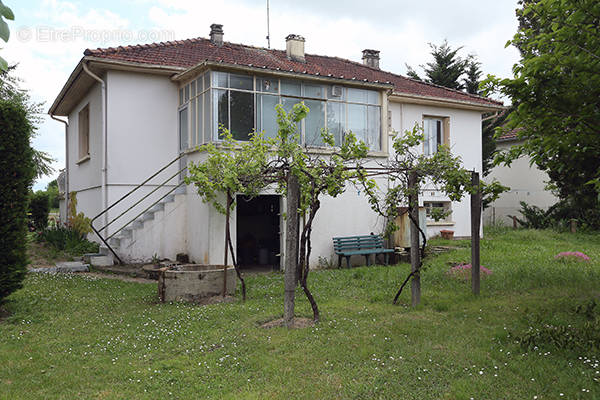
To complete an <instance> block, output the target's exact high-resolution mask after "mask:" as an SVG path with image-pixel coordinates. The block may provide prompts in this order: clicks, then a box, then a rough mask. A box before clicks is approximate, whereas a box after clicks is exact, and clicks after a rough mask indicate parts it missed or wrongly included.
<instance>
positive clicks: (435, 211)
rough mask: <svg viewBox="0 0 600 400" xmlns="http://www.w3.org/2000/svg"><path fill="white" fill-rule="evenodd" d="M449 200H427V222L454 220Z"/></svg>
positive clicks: (424, 204) (425, 204)
mask: <svg viewBox="0 0 600 400" xmlns="http://www.w3.org/2000/svg"><path fill="white" fill-rule="evenodd" d="M451 204H452V203H450V202H449V201H425V202H423V206H424V207H425V212H426V214H427V223H433V224H434V223H444V222H446V223H449V222H451V221H452V218H451V217H452V208H451Z"/></svg>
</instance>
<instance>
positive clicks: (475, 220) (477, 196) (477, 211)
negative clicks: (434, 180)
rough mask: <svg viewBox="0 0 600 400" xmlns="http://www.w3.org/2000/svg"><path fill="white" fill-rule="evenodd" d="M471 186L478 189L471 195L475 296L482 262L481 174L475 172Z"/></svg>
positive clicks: (472, 275)
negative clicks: (480, 240)
mask: <svg viewBox="0 0 600 400" xmlns="http://www.w3.org/2000/svg"><path fill="white" fill-rule="evenodd" d="M471 184H472V185H473V187H474V188H477V191H476V192H475V193H472V194H471V287H472V289H473V294H474V295H478V294H479V287H480V271H479V269H480V268H479V267H480V260H479V230H480V227H481V189H480V187H479V172H475V171H473V173H472V175H471Z"/></svg>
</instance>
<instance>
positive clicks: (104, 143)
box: [82, 62, 109, 234]
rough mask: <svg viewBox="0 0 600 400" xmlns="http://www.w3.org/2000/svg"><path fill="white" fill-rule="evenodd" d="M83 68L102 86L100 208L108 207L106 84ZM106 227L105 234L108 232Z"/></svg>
mask: <svg viewBox="0 0 600 400" xmlns="http://www.w3.org/2000/svg"><path fill="white" fill-rule="evenodd" d="M82 67H83V70H84V71H85V73H86V74H88V75H89V76H91V77H92V78H93V79H95V80H96V81H98V82H99V83H100V85H101V87H102V210H106V209H107V208H108V188H107V181H108V179H107V164H108V162H107V159H108V152H107V148H106V146H107V142H108V129H107V126H106V120H107V118H106V116H107V96H106V84H105V83H104V81H103V80H102V79H100V77H99V76H98V75H96V74H94V73H93V72H92V71H90V70H89V68H88V66H87V63H85V62H84V63H82ZM107 223H108V213H106V214H104V225H105V226H106V224H107ZM108 233H109V232H108V229H107V230H106V231H105V234H108Z"/></svg>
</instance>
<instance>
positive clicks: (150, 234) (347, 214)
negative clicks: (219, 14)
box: [68, 70, 482, 266]
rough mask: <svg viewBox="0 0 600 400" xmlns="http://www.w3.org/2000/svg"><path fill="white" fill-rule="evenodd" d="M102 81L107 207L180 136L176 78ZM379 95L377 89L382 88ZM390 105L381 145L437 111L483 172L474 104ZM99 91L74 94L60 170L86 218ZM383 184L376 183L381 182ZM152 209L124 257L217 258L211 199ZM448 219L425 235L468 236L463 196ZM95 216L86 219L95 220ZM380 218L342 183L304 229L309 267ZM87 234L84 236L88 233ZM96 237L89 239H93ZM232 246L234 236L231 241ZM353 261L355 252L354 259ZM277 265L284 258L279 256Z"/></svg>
mask: <svg viewBox="0 0 600 400" xmlns="http://www.w3.org/2000/svg"><path fill="white" fill-rule="evenodd" d="M102 79H103V80H104V81H105V84H106V92H107V93H106V112H107V115H106V117H107V140H106V143H107V171H106V172H107V186H106V193H107V203H108V205H109V206H110V205H112V204H114V203H115V202H116V201H117V200H119V199H120V198H121V197H122V196H123V195H125V194H126V193H127V192H128V191H130V190H131V189H133V188H134V187H135V186H136V185H138V184H140V183H141V182H143V181H144V180H145V179H146V178H148V177H149V176H150V175H152V174H153V173H154V172H156V171H157V170H158V169H159V168H161V167H163V166H164V165H165V164H167V163H168V162H169V161H171V160H173V159H174V158H175V157H177V155H178V154H179V147H178V146H179V139H178V104H179V102H178V89H179V87H178V84H177V83H175V82H174V81H173V80H171V79H170V78H169V77H168V76H165V75H159V74H149V73H147V74H145V73H139V72H125V71H116V70H108V71H107V72H106V73H105V74H104V75H103V76H102ZM381 93H384V92H383V91H382V92H381ZM88 103H89V104H90V158H89V160H87V161H83V162H81V163H77V158H78V157H77V149H78V142H77V140H78V134H77V133H78V125H77V123H78V121H77V118H78V112H79V110H81V109H82V108H83V107H85V105H86V104H88ZM387 109H389V110H390V112H391V126H390V128H391V129H389V131H388V124H387V118H383V117H382V121H381V127H382V129H381V130H382V136H383V137H382V143H385V144H383V145H382V148H383V152H382V153H380V154H378V156H379V157H385V156H386V151H387V149H390V148H391V142H392V140H393V136H394V135H395V134H397V133H398V132H403V131H405V130H408V129H412V127H413V126H414V125H415V123H416V124H419V125H422V123H423V118H424V117H427V116H429V117H431V116H435V117H443V118H445V119H447V121H448V126H449V140H450V146H451V149H452V152H453V153H454V154H456V155H459V156H460V157H461V158H462V160H463V163H464V166H465V167H466V168H468V169H474V170H476V171H481V113H482V111H478V110H476V109H471V110H469V109H464V107H463V108H460V107H456V108H455V107H453V106H452V105H447V106H433V105H423V104H415V103H411V102H410V101H408V100H399V99H394V98H392V99H390V101H389V102H388V101H387V98H384V102H383V104H382V113H381V114H382V116H387ZM102 112H103V107H102V93H101V87H100V85H99V84H98V83H96V84H94V85H93V86H92V87H91V89H90V90H89V91H88V93H87V94H86V95H85V96H84V97H83V98H82V100H81V101H80V102H79V103H78V104H77V106H76V107H74V109H73V111H72V112H71V113H70V114H69V127H68V148H69V160H70V161H69V165H68V174H69V182H70V188H69V190H70V191H75V192H77V198H78V211H82V212H84V214H85V215H86V216H88V217H93V216H95V215H96V214H98V213H99V212H100V211H101V210H102V209H103V207H104V205H103V201H102V195H101V184H102V171H101V169H102V168H101V166H102V164H101V157H102V151H103V149H102V129H101V121H102V118H101V117H102ZM204 156H205V155H204V154H202V153H200V152H197V151H195V152H194V151H192V152H190V153H189V154H188V155H187V161H188V162H198V161H200V160H202V158H203V157H204ZM177 168H178V163H175V164H173V165H172V166H171V167H169V168H168V169H167V170H166V171H164V172H163V173H162V174H161V175H160V176H159V177H157V178H155V179H153V180H151V181H150V182H148V184H146V185H145V186H144V187H143V188H142V189H141V190H139V191H137V192H135V194H134V195H132V196H130V198H128V199H127V200H126V201H123V202H122V204H119V205H118V206H116V207H114V208H113V209H111V210H110V212H109V213H108V220H111V219H112V218H114V217H116V216H117V215H119V214H120V213H121V212H123V211H124V210H126V209H127V207H129V205H131V204H132V202H133V201H135V200H137V199H140V198H141V197H142V196H144V195H146V194H148V193H149V192H150V191H152V190H153V189H154V188H155V187H156V185H158V184H160V183H161V182H162V180H164V179H165V178H166V177H168V176H170V175H172V174H174V173H176V171H177ZM177 182H178V180H177V178H173V179H172V180H171V181H170V182H169V185H167V186H166V187H163V188H160V190H158V191H157V192H156V193H154V194H153V195H151V196H150V197H149V198H148V199H147V200H146V201H145V202H144V203H142V204H141V205H139V206H136V207H135V209H134V210H132V211H130V212H129V213H127V214H126V215H125V216H124V217H123V218H122V219H120V220H119V222H116V223H115V224H114V225H113V226H111V227H109V229H108V234H111V233H113V232H114V231H115V229H118V228H119V227H121V226H124V225H125V223H126V222H127V221H128V220H129V219H131V218H132V217H134V216H136V213H137V212H141V211H143V210H144V209H145V208H146V207H145V206H150V205H152V204H153V203H154V202H155V201H156V200H157V199H158V198H160V196H162V195H163V194H165V193H166V192H167V191H168V190H170V189H171V188H173V187H174V185H175V184H176V183H177ZM386 184H387V183H386V182H385V181H382V186H385V185H386ZM432 200H436V201H448V199H447V198H445V197H444V196H440V193H439V192H437V191H436V190H435V188H428V190H425V191H424V193H423V195H422V196H421V203H422V202H423V201H432ZM163 206H164V208H163V209H161V210H157V211H156V212H154V213H153V215H152V219H150V220H146V221H143V222H142V223H141V224H138V227H137V228H136V229H133V230H132V231H131V234H130V235H129V236H127V237H123V238H121V240H120V241H119V243H118V244H116V245H115V250H116V251H117V253H118V254H119V256H120V257H121V258H122V259H123V260H125V261H148V260H150V259H151V258H152V257H154V256H156V257H159V258H168V259H175V257H176V255H177V254H178V253H185V254H187V255H188V256H189V258H190V260H192V261H193V262H197V263H204V264H220V263H222V262H223V253H224V229H225V218H224V216H222V215H221V214H219V213H218V212H217V211H216V210H215V209H214V208H212V207H211V206H209V205H207V204H204V203H203V202H202V201H201V199H200V197H199V196H198V195H197V194H196V193H195V189H194V188H193V187H191V186H190V187H187V190H186V191H185V193H181V192H180V191H178V192H177V194H176V195H175V196H174V199H173V201H171V202H169V203H166V204H164V205H163ZM280 209H281V210H285V199H281V205H280ZM451 209H452V216H451V220H450V221H449V222H446V223H438V224H433V223H431V224H429V225H428V226H427V232H428V235H429V236H432V235H435V234H437V233H438V232H439V230H440V229H451V230H453V231H455V236H468V235H470V214H469V199H468V197H465V198H464V199H463V200H462V201H460V202H452V204H451ZM101 221H102V220H99V221H98V222H97V223H96V224H95V225H94V226H96V227H97V228H99V227H100V226H102V224H101ZM384 222H385V221H383V219H382V218H381V217H379V216H377V215H376V214H375V213H374V212H373V211H372V210H371V208H370V206H369V205H368V202H367V199H366V197H365V196H364V193H361V191H360V190H358V189H356V188H354V187H349V188H348V190H347V191H346V192H345V193H343V194H342V195H340V196H339V197H338V198H335V199H333V198H329V197H324V198H323V199H322V204H321V209H320V210H319V213H318V215H317V217H316V219H315V221H314V227H313V236H312V256H311V265H313V266H315V265H317V264H318V263H319V258H322V259H324V260H330V261H334V262H337V257H336V256H335V255H334V252H333V244H332V238H333V237H334V236H351V235H361V234H369V233H371V232H373V233H381V232H382V230H383V227H384ZM280 225H281V236H280V242H281V246H280V248H281V249H282V251H283V249H284V248H285V246H284V245H283V243H284V240H285V229H284V223H283V221H281V224H280ZM231 228H232V238H233V239H234V241H235V237H236V215H235V213H234V214H233V216H232V220H231ZM91 237H92V236H91ZM94 239H95V240H97V238H94ZM234 247H235V243H234ZM356 260H357V261H359V260H360V259H359V258H357V259H356ZM280 261H281V263H283V257H281V259H280Z"/></svg>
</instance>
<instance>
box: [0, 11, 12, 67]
mask: <svg viewBox="0 0 600 400" xmlns="http://www.w3.org/2000/svg"><path fill="white" fill-rule="evenodd" d="M4 18H6V19H8V20H11V21H13V20H14V19H15V15H14V14H13V12H12V10H11V9H10V8H8V7H6V6H5V5H4V4H2V1H1V0H0V38H1V39H2V40H4V41H5V42H8V39H9V38H10V29H9V28H8V24H7V23H6V21H4ZM7 69H8V63H7V62H6V60H5V59H4V58H2V57H0V71H6V70H7Z"/></svg>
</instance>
